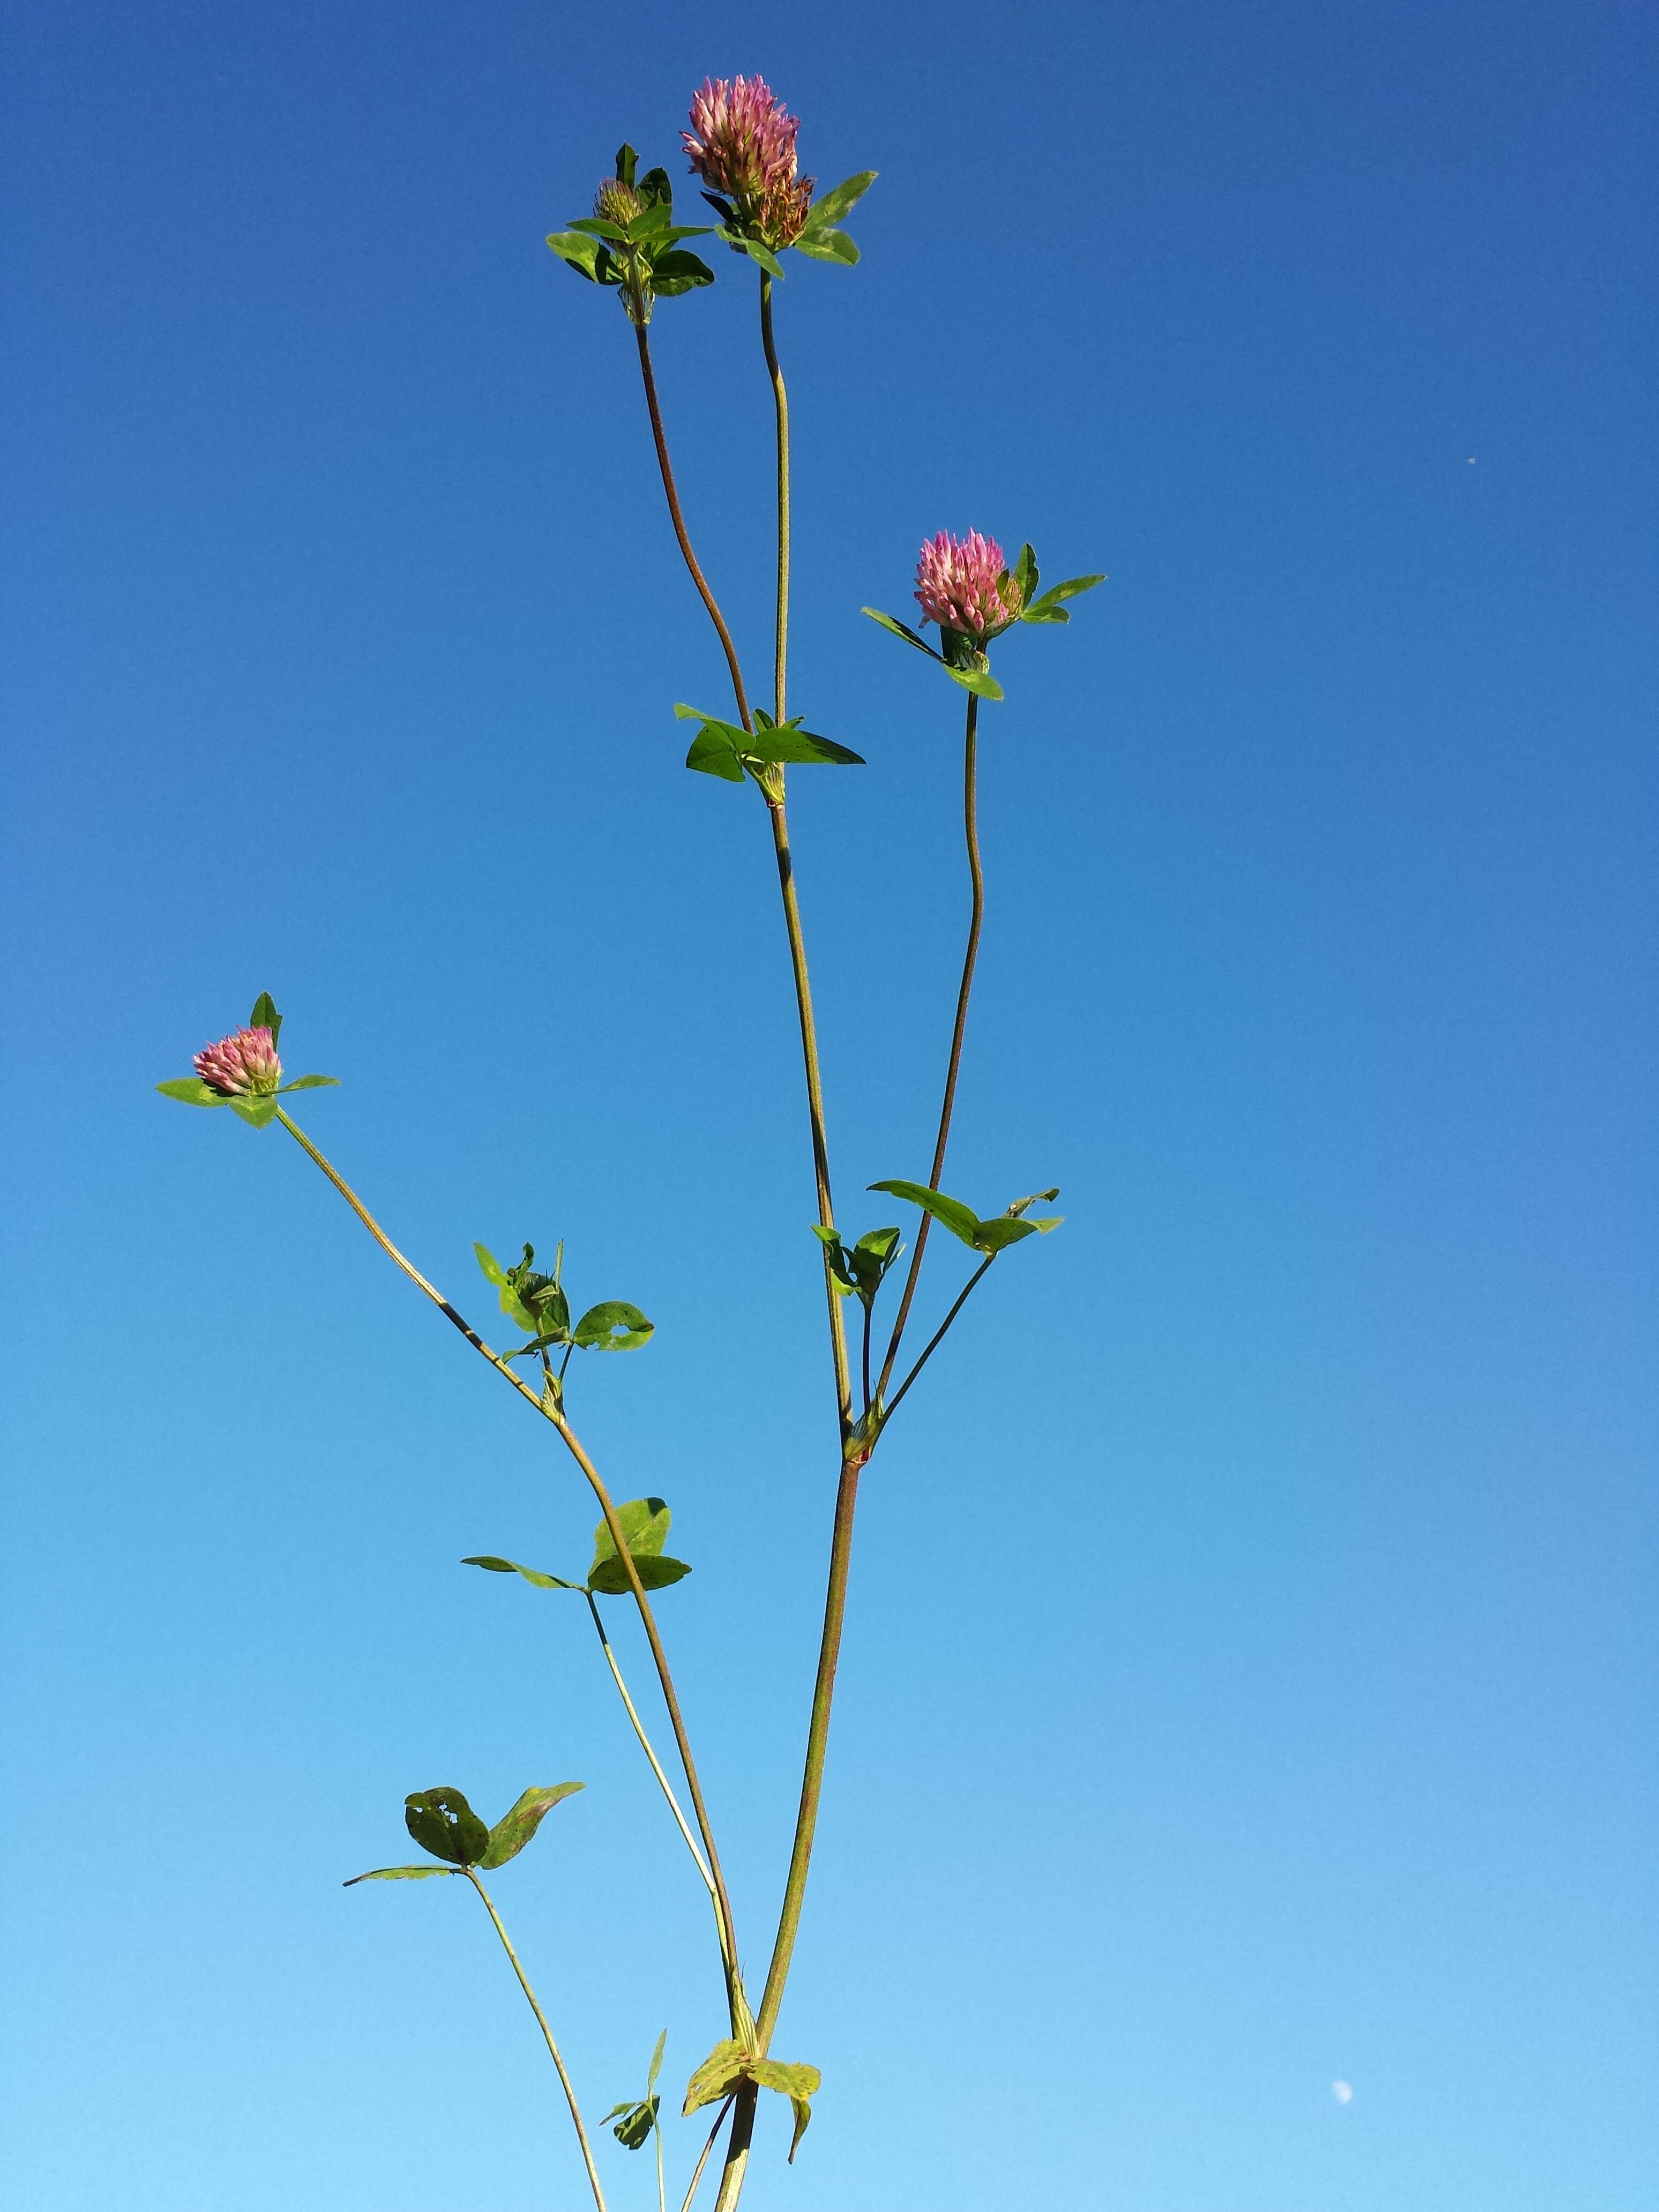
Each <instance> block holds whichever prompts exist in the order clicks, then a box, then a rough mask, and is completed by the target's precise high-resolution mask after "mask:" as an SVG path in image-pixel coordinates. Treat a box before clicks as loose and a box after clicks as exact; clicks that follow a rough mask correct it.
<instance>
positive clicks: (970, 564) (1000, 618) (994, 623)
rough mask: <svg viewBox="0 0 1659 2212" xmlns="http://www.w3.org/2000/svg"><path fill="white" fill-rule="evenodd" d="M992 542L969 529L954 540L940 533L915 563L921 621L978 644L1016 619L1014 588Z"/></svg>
mask: <svg viewBox="0 0 1659 2212" xmlns="http://www.w3.org/2000/svg"><path fill="white" fill-rule="evenodd" d="M1007 566H1008V564H1007V562H1006V561H1005V560H1004V559H1003V557H1002V548H1001V546H1000V545H999V544H997V541H996V539H995V538H982V537H981V535H980V533H979V532H978V531H977V530H970V531H969V532H968V535H967V536H966V537H965V538H952V537H951V534H950V532H948V531H945V530H941V531H940V532H939V536H938V537H937V538H929V539H928V540H927V544H925V545H924V546H923V547H922V549H921V553H920V555H919V556H917V560H916V599H917V603H918V605H920V606H921V618H922V620H923V621H924V622H935V623H938V624H939V628H940V629H953V630H956V631H957V632H959V633H960V634H961V635H963V636H965V637H970V638H972V639H973V640H974V641H975V643H976V644H980V645H982V644H984V642H985V641H986V640H987V638H993V637H996V636H997V635H1000V633H1001V632H1002V631H1003V630H1005V629H1007V627H1008V625H1009V624H1010V623H1015V622H1018V620H1019V615H1020V592H1019V586H1018V584H1017V583H1016V582H1015V581H1014V580H1013V578H1012V576H1011V575H1009V574H1007Z"/></svg>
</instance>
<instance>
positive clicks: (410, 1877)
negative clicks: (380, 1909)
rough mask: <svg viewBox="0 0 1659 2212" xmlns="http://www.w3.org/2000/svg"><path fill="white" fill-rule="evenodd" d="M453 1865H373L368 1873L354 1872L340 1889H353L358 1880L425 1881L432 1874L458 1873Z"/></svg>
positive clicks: (457, 1869)
mask: <svg viewBox="0 0 1659 2212" xmlns="http://www.w3.org/2000/svg"><path fill="white" fill-rule="evenodd" d="M459 1872H460V1869H459V1867H453V1866H414V1867H375V1868H374V1869H373V1870H372V1871H371V1872H369V1873H368V1874H354V1875H352V1877H351V1879H350V1881H343V1882H342V1883H341V1884H340V1887H341V1888H342V1889H355V1888H356V1887H357V1884H358V1883H359V1882H360V1881H427V1880H428V1878H429V1877H430V1876H431V1875H439V1874H459Z"/></svg>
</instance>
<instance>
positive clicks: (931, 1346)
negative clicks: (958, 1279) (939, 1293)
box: [887, 1252, 997, 1420]
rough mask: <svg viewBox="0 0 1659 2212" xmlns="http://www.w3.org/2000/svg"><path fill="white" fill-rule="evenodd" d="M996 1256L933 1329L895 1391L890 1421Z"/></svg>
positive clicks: (971, 1279)
mask: <svg viewBox="0 0 1659 2212" xmlns="http://www.w3.org/2000/svg"><path fill="white" fill-rule="evenodd" d="M996 1256H997V1255H996V1254H995V1253H994V1252H993V1253H991V1254H990V1255H988V1257H987V1258H986V1259H984V1260H982V1261H981V1263H980V1265H979V1266H978V1267H975V1270H974V1272H973V1273H972V1274H971V1275H969V1278H968V1280H967V1282H966V1283H965V1284H964V1285H963V1289H962V1293H961V1295H960V1297H958V1298H957V1302H956V1304H954V1305H953V1306H952V1307H951V1310H950V1312H949V1313H948V1314H946V1315H945V1318H944V1320H943V1321H942V1322H940V1323H939V1327H938V1328H936V1329H935V1330H934V1331H933V1334H932V1336H930V1337H929V1338H928V1340H927V1348H926V1350H925V1351H924V1352H923V1353H922V1355H921V1358H920V1359H918V1360H917V1362H916V1364H915V1366H914V1367H913V1368H912V1369H911V1370H910V1372H909V1373H908V1375H907V1376H905V1378H904V1380H903V1382H902V1383H900V1384H899V1387H898V1389H896V1391H895V1392H894V1393H893V1402H892V1404H891V1405H890V1407H888V1408H887V1419H889V1420H891V1419H892V1418H893V1416H894V1414H895V1413H897V1411H898V1409H899V1404H900V1401H902V1398H903V1396H904V1394H905V1392H906V1391H907V1390H908V1389H909V1387H910V1385H911V1384H912V1383H914V1382H915V1379H916V1377H917V1376H918V1375H920V1374H921V1370H922V1369H923V1368H924V1367H925V1366H926V1365H927V1363H928V1361H929V1360H930V1359H931V1358H933V1354H934V1352H937V1351H938V1349H939V1346H940V1345H941V1344H943V1343H944V1341H945V1332H946V1331H947V1330H948V1329H949V1328H950V1326H951V1322H953V1321H954V1320H955V1319H956V1317H957V1315H958V1314H959V1313H960V1312H961V1311H962V1310H963V1306H965V1305H966V1304H967V1303H968V1301H969V1298H970V1297H972V1296H973V1294H974V1292H975V1291H976V1290H977V1289H978V1287H979V1285H980V1284H981V1283H982V1282H983V1281H984V1279H985V1275H986V1272H987V1269H988V1268H989V1267H990V1265H991V1261H993V1260H994V1259H995V1258H996Z"/></svg>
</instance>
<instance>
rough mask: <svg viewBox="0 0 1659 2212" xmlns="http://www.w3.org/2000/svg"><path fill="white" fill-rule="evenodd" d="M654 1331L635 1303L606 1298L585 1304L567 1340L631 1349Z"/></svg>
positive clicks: (588, 1346) (588, 1347)
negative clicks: (595, 1303) (599, 1301)
mask: <svg viewBox="0 0 1659 2212" xmlns="http://www.w3.org/2000/svg"><path fill="white" fill-rule="evenodd" d="M654 1334H655V1323H654V1322H648V1321H647V1319H646V1317H645V1316H644V1315H643V1314H642V1313H641V1311H640V1310H639V1308H638V1307H637V1306H631V1305H629V1303H628V1301H627V1299H626V1298H607V1299H605V1301H604V1303H603V1304H600V1305H597V1306H589V1308H588V1309H587V1311H586V1313H585V1314H584V1315H583V1316H582V1317H581V1319H580V1321H579V1322H577V1323H576V1326H575V1328H574V1330H573V1331H572V1332H571V1337H570V1340H571V1342H572V1343H573V1344H576V1345H580V1346H581V1348H582V1350H583V1351H584V1352H589V1351H592V1352H635V1351H637V1350H638V1348H639V1347H640V1346H641V1345H642V1344H646V1343H648V1342H649V1341H650V1340H651V1338H652V1336H653V1335H654ZM629 1543H630V1545H631V1543H632V1539H631V1538H630V1539H629Z"/></svg>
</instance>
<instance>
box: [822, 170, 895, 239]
mask: <svg viewBox="0 0 1659 2212" xmlns="http://www.w3.org/2000/svg"><path fill="white" fill-rule="evenodd" d="M879 173H880V172H879V171H878V170H876V169H860V171H859V173H858V174H857V175H856V176H855V177H848V179H847V180H846V182H845V183H844V184H839V185H831V187H830V189H829V191H827V192H823V193H821V194H820V195H819V197H817V199H816V200H814V201H813V203H812V211H811V214H810V215H809V216H807V218H806V228H807V229H808V230H813V229H817V228H823V227H824V226H826V225H828V224H829V223H832V222H840V221H841V219H842V216H844V215H846V214H847V213H848V211H849V210H851V209H853V208H854V207H856V206H857V204H858V203H859V202H860V200H861V199H862V198H863V197H864V195H865V194H866V192H867V191H869V189H870V187H871V185H873V184H874V183H875V181H876V179H877V177H878V174H879Z"/></svg>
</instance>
